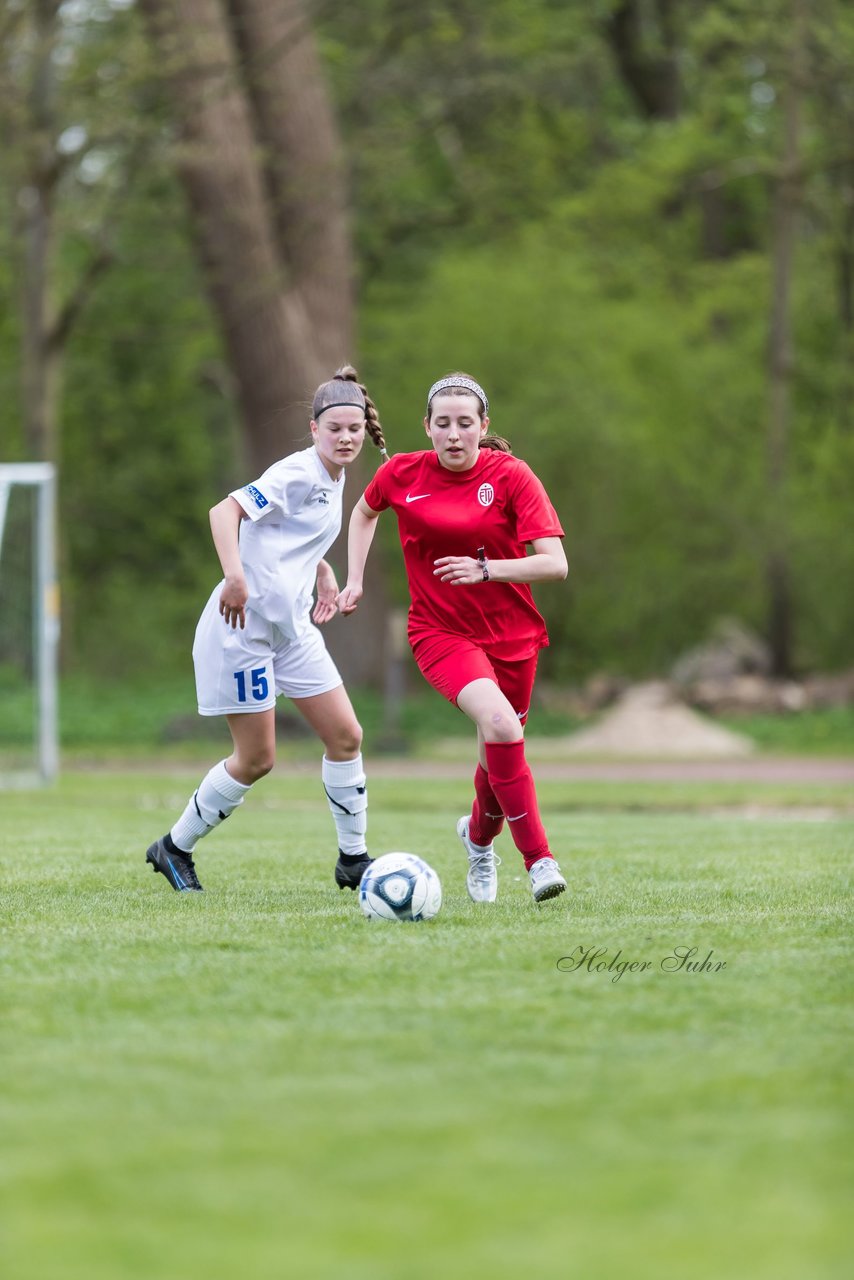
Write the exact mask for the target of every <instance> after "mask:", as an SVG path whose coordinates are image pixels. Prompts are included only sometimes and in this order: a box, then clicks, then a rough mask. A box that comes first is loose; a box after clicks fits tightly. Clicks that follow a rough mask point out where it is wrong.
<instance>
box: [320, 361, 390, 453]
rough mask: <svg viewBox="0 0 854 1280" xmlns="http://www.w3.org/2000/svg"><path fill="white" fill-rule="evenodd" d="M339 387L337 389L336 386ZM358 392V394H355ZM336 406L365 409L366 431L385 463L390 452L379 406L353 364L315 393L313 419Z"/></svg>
mask: <svg viewBox="0 0 854 1280" xmlns="http://www.w3.org/2000/svg"><path fill="white" fill-rule="evenodd" d="M342 382H344V383H349V384H352V385H351V386H349V387H347V386H345V387H342V386H340V383H342ZM336 383H338V384H339V386H338V387H336V386H335V384H336ZM354 392H358V394H353V393H354ZM336 404H352V405H354V406H355V407H357V408H364V411H365V430H366V431H367V433H368V435H369V436H370V437H371V440H372V441H373V442H374V444H375V445H376V446H377V448H378V449H379V451H380V453H381V454H382V457H383V461H385V460H386V459H387V458H388V450H387V449H386V443H385V436H384V435H383V429H382V425H381V423H380V416H379V414H378V413H377V406H376V405H375V404H374V402H373V400H372V399H371V397H370V396H369V395H368V389H367V387H366V386H365V384H364V383H363V382H360V381H359V375H358V373H357V372H356V370H355V369H354V368H353V366H352V365H351V364H344V365H342V366H341V368H340V369H336V370H335V372H334V373H333V375H332V377H331V378H330V380H329V381H328V382H323V383H321V385H320V386H319V387H318V388H317V391H315V393H314V404H313V406H312V417H313V418H314V419H315V421H316V420H317V418H318V417H319V416H320V414H321V413H323V411H324V410H325V409H331V408H333V407H334V406H335V405H336Z"/></svg>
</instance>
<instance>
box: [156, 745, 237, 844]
mask: <svg viewBox="0 0 854 1280" xmlns="http://www.w3.org/2000/svg"><path fill="white" fill-rule="evenodd" d="M248 790H249V787H248V786H247V785H246V784H245V783H243V782H238V781H237V780H236V779H235V778H232V776H231V774H230V773H229V772H228V770H227V769H226V767H225V761H224V760H220V762H219V764H215V765H214V767H213V768H212V769H211V770H209V772H208V773H206V774H205V776H204V778H202V780H201V782H200V783H199V789H198V791H197V792H196V793H195V794H194V795H192V796H190V799H189V800H188V801H187V807H186V809H185V810H184V812H183V813H182V814H181V816H180V818H179V819H178V821H177V822H176V823H175V825H174V827H173V828H172V830H171V831H170V832H169V835H170V836H171V837H172V842H173V844H174V845H175V847H176V848H177V849H180V850H182V851H183V852H184V853H192V852H193V849H194V848H195V844H196V841H197V840H201V838H202V836H206V835H207V834H208V832H209V831H213V829H214V827H218V826H219V824H220V823H221V822H224V821H225V819H226V818H227V817H228V815H229V814H230V813H233V812H234V810H235V809H236V808H237V806H238V805H239V804H243V797H244V796H245V795H246V792H247V791H248Z"/></svg>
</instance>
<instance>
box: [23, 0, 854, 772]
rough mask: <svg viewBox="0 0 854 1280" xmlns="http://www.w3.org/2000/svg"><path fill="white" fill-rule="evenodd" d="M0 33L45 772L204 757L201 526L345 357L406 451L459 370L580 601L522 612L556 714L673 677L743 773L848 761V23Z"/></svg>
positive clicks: (497, 15) (123, 1)
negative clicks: (112, 758) (47, 549)
mask: <svg viewBox="0 0 854 1280" xmlns="http://www.w3.org/2000/svg"><path fill="white" fill-rule="evenodd" d="M0 24H2V55H0V115H1V116H2V129H3V137H4V145H3V149H2V155H0V197H2V217H0V403H2V418H0V462H16V461H22V460H27V461H33V460H49V461H53V462H55V463H56V465H57V467H58V473H59V508H60V509H59V542H60V546H59V557H60V578H61V587H62V653H61V662H62V679H63V683H62V688H63V697H62V708H63V710H62V732H63V738H64V741H65V742H66V744H71V745H73V744H74V743H83V744H85V743H86V742H87V741H92V742H94V741H96V740H98V739H99V737H101V738H108V737H110V736H112V737H113V738H116V737H119V736H121V737H124V738H125V739H126V740H127V741H128V742H129V743H132V742H133V741H134V740H137V739H138V740H139V741H140V742H143V741H145V742H148V743H151V742H166V741H170V740H175V739H180V738H181V736H182V734H192V733H195V732H202V731H203V729H201V728H200V729H197V728H195V727H193V728H191V727H190V726H191V725H192V726H195V716H194V701H193V687H192V672H191V663H190V657H189V650H190V645H191V642H192V634H193V629H194V626H195V622H196V619H197V616H198V614H199V612H200V609H201V607H202V605H203V603H204V601H205V599H206V597H207V595H208V593H209V591H210V589H211V587H212V585H213V584H214V583H215V582H216V580H217V578H218V576H219V568H218V564H217V560H216V557H215V554H214V551H213V547H212V544H211V540H210V535H209V529H208V520H207V511H208V508H209V507H210V506H211V505H212V504H213V503H215V502H217V501H218V500H219V499H220V498H221V497H222V496H223V495H224V494H225V493H227V492H228V491H229V490H230V489H232V488H234V487H236V486H238V485H241V484H243V483H245V482H247V481H248V480H250V479H252V478H254V477H255V476H257V475H258V474H259V473H260V471H261V470H262V469H263V468H264V467H265V466H266V465H268V464H269V463H270V462H272V461H274V460H275V459H277V458H279V457H281V456H283V455H284V454H285V453H287V452H289V451H291V450H293V449H295V448H301V447H304V445H305V444H306V443H307V440H308V436H307V432H308V420H309V416H310V415H309V412H308V402H309V400H310V396H311V393H312V391H313V389H314V387H315V385H316V384H317V383H318V382H320V381H321V380H323V379H325V378H327V377H329V376H330V375H331V373H332V372H333V370H334V368H335V367H336V366H337V365H338V364H340V363H342V362H343V361H344V360H346V359H350V360H352V361H353V362H354V363H356V364H357V366H358V368H359V370H360V373H361V375H362V377H363V378H364V380H365V382H366V383H367V386H368V388H369V390H370V392H371V394H372V395H373V397H374V399H375V401H376V402H377V405H378V408H379V411H380V415H381V418H382V421H383V424H384V427H385V431H386V437H387V439H388V442H389V447H390V448H391V450H392V451H393V452H395V451H404V450H411V449H416V448H420V447H422V445H423V443H424V439H423V435H422V427H421V417H422V415H423V411H424V396H425V391H426V388H427V387H428V386H429V384H430V383H431V382H432V381H433V380H434V379H435V378H437V377H440V376H442V375H443V374H444V373H446V372H448V371H450V370H452V369H464V370H467V371H468V372H470V373H472V374H473V375H474V376H476V377H477V378H478V379H479V380H480V381H481V382H482V383H483V385H484V386H485V387H486V388H487V391H488V394H489V397H490V401H491V405H492V422H493V426H494V429H495V430H496V431H498V432H499V433H501V434H503V435H506V436H507V437H509V439H510V440H511V442H512V443H513V446H514V450H515V452H516V453H517V454H519V455H520V456H521V457H523V458H524V459H525V460H526V461H527V462H529V463H530V464H531V465H532V466H533V467H534V469H535V470H536V471H537V472H538V473H539V474H540V475H541V477H542V478H543V479H544V481H545V483H546V485H547V488H548V490H549V492H550V495H551V497H552V500H553V502H554V504H555V506H556V507H557V509H558V511H559V513H560V515H561V517H562V520H563V522H564V525H565V528H566V530H567V550H568V554H569V559H570V566H571V568H570V576H569V580H568V582H567V583H561V584H550V585H549V586H548V587H546V588H544V589H543V590H542V591H541V592H540V593H539V596H538V599H539V602H540V604H541V607H542V609H543V611H544V613H545V614H546V616H547V620H548V623H549V629H550V633H551V640H552V645H551V648H550V649H549V650H548V651H547V652H546V653H545V654H544V655H543V658H542V663H541V677H542V685H541V687H542V691H543V692H542V698H541V700H542V702H543V704H544V705H543V711H544V713H545V715H544V719H543V720H542V721H541V723H544V724H547V723H548V717H549V715H551V716H553V717H556V720H555V723H556V724H557V725H558V726H559V727H567V726H569V727H572V726H573V725H575V724H577V723H579V722H581V721H582V720H584V719H585V718H586V717H587V716H588V715H590V714H592V713H593V712H595V711H597V710H600V709H601V708H602V707H603V706H606V705H608V703H609V702H610V701H613V700H614V699H615V698H616V697H618V696H619V695H620V693H621V691H624V690H625V688H626V686H627V684H628V683H629V682H631V681H637V680H648V679H650V678H652V677H669V678H671V679H674V678H675V679H676V682H677V685H678V687H679V688H680V689H681V690H682V692H683V694H684V696H685V697H686V698H687V700H688V701H691V702H692V704H693V705H694V706H698V707H701V708H702V709H703V710H706V711H712V712H715V713H717V714H721V715H723V716H724V717H726V716H727V715H734V714H739V713H740V714H742V715H745V714H747V715H751V716H753V718H754V719H753V720H752V721H751V725H752V727H753V729H755V730H756V732H757V733H758V735H759V740H760V741H764V742H765V743H766V745H767V744H770V745H774V743H775V742H776V741H778V739H780V740H785V741H786V742H789V741H792V742H794V741H798V742H799V741H805V740H806V739H808V738H809V736H810V733H812V735H813V737H814V738H815V739H816V741H819V740H820V741H824V742H825V743H826V744H827V745H828V746H829V747H834V748H836V749H839V747H840V746H846V744H847V745H848V746H851V744H852V743H854V727H852V719H854V713H852V712H851V702H852V698H854V692H852V687H854V680H852V678H851V677H850V676H846V674H845V673H846V672H847V671H848V670H849V669H850V668H851V667H852V666H854V657H852V643H851V635H852V631H854V590H852V589H851V584H852V581H854V538H852V537H851V531H850V530H851V501H852V480H854V405H852V385H854V368H853V367H852V353H854V143H852V139H854V12H852V8H851V6H850V5H848V4H846V3H844V2H843V0H763V3H761V4H756V3H748V2H747V0H720V2H718V3H699V2H693V0H585V2H584V3H582V2H581V0H569V2H564V3H558V2H556V0H524V2H523V0H490V2H489V3H486V2H485V0H419V2H418V3H415V2H414V0H365V3H361V4H359V5H352V4H345V3H343V2H342V0H316V2H315V3H308V2H306V3H303V2H300V0H177V2H175V3H169V2H167V0H136V2H134V0H66V2H65V3H57V2H56V0H7V3H6V5H5V7H4V11H3V16H2V19H0ZM376 461H377V458H376V454H375V452H374V451H372V450H371V449H370V448H369V447H366V450H365V456H364V458H363V460H362V462H363V465H362V470H361V473H360V475H358V476H356V477H353V478H351V480H350V493H349V498H350V501H351V502H352V501H353V500H355V498H356V497H357V496H358V493H359V492H360V490H361V488H362V486H363V484H364V482H365V481H366V479H367V477H368V476H369V474H370V472H371V470H372V469H373V467H374V466H375V465H376ZM383 525H384V527H383V529H382V535H383V541H382V554H383V557H384V565H383V571H382V573H381V574H379V573H375V581H374V586H373V588H372V593H371V608H370V610H367V609H366V610H364V611H363V616H362V617H361V619H360V623H359V627H358V629H357V628H355V627H350V628H349V629H347V624H345V623H344V622H343V620H336V621H335V622H334V623H333V624H332V626H331V628H330V632H329V635H330V645H331V647H332V648H333V650H334V652H335V655H336V658H337V659H338V661H339V663H340V664H341V666H342V669H343V672H344V674H345V678H346V679H347V680H348V681H349V682H350V683H351V684H352V685H353V687H354V688H358V689H361V690H364V693H363V694H362V695H360V697H361V699H362V700H361V703H360V712H361V714H362V715H363V717H364V718H365V719H366V721H367V727H369V728H370V727H371V726H372V725H376V727H377V732H379V731H380V729H381V727H382V723H383V716H384V715H385V716H386V718H387V716H388V711H387V710H386V712H385V713H384V712H383V711H382V709H381V703H382V690H383V686H384V682H385V685H386V692H388V676H387V673H388V671H389V669H390V663H391V658H392V656H393V651H394V643H393V640H394V624H393V620H394V619H395V618H396V617H397V616H398V611H399V609H400V608H401V607H402V606H403V605H404V604H405V601H406V593H405V584H404V580H403V576H402V571H401V563H400V557H399V553H398V551H397V548H396V536H395V529H394V528H393V521H391V520H389V521H387V522H383ZM13 545H14V539H12V540H11V542H10V539H9V537H8V536H7V539H6V544H5V546H6V549H5V551H4V555H6V556H7V557H8V556H10V555H12V556H13V552H12V551H10V550H9V547H10V546H13ZM13 558H14V557H13ZM331 558H332V560H333V563H334V564H335V566H336V569H337V571H338V573H339V576H340V578H341V581H342V582H343V575H344V573H345V555H344V544H343V541H342V542H341V543H339V544H338V546H337V547H336V548H335V549H334V552H333V555H332V557H331ZM13 568H14V565H13ZM20 573H22V574H23V573H24V570H23V569H21V570H20ZM5 590H7V591H8V590H9V588H8V587H7V588H5ZM12 594H13V597H14V588H12ZM390 619H391V620H392V622H391V623H390V621H389V620H390ZM3 635H4V636H7V637H8V633H7V632H4V633H3ZM16 643H18V642H17V641H15V639H14V637H13V638H11V639H9V638H6V639H3V638H2V637H0V672H4V673H5V675H4V676H2V677H0V678H2V679H3V680H5V685H4V689H5V693H6V695H7V698H6V705H7V708H8V711H7V715H8V717H10V718H11V717H13V715H14V709H13V708H14V689H15V687H16V682H17V676H16V674H15V672H14V661H15V659H14V656H13V647H14V645H15V644H16ZM4 645H5V651H4V650H3V646H4ZM406 661H407V662H408V659H407V660H406ZM403 676H404V679H405V680H408V681H409V688H410V691H411V692H413V693H414V694H415V695H417V694H418V691H419V686H418V676H417V673H416V672H415V671H414V668H409V667H405V668H404V671H403ZM716 681H717V682H718V683H717V685H716V684H715V682H716ZM734 682H735V683H734ZM403 687H404V688H405V687H406V686H405V685H404V686H403ZM397 688H398V687H397V686H395V689H397ZM393 692H394V691H393ZM436 701H438V700H436ZM445 711H447V714H448V716H449V717H450V716H452V714H453V713H451V712H450V711H449V710H448V709H445V708H442V707H438V710H437V713H436V714H437V715H442V714H444V713H445ZM781 712H782V713H783V719H784V720H785V721H786V723H787V724H790V723H791V722H792V720H793V718H794V719H796V720H797V721H798V724H799V725H800V726H801V727H800V728H797V729H795V730H793V731H792V732H793V733H794V734H795V737H794V738H791V737H789V738H787V737H786V733H787V732H788V730H780V729H769V728H768V727H767V722H766V720H763V719H762V717H766V718H767V717H770V716H777V718H778V720H779V719H780V717H779V713H781ZM111 717H112V719H110V718H111ZM810 717H812V719H810ZM404 719H405V717H404ZM416 719H418V720H419V723H420V722H421V717H420V714H419V716H418V717H416ZM108 721H109V723H107V722H108ZM760 722H761V723H760ZM444 723H445V722H444V721H443V724H444ZM447 723H448V724H450V720H448V722H447ZM762 725H765V728H764V729H763V728H762ZM809 726H812V728H810V727H809ZM388 727H389V726H388V725H386V728H387V729H388ZM403 727H404V730H405V727H406V726H405V724H404V726H403ZM392 728H393V729H394V730H395V732H398V731H400V728H401V726H400V724H399V723H397V724H395V725H393V726H392ZM207 731H210V730H209V729H208V730H207ZM763 733H764V734H765V737H764V739H763V736H762V735H763ZM780 735H782V738H781V737H780ZM404 736H405V735H404Z"/></svg>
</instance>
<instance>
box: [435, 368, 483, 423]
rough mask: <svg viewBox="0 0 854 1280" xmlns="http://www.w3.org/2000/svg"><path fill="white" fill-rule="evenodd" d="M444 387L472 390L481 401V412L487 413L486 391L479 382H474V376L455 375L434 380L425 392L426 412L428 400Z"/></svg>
mask: <svg viewBox="0 0 854 1280" xmlns="http://www.w3.org/2000/svg"><path fill="white" fill-rule="evenodd" d="M446 387H465V389H466V391H473V392H474V393H475V395H476V396H479V397H480V399H481V401H482V402H483V412H484V413H489V401H488V400H487V398H486V392H485V391H484V389H483V387H482V386H481V385H480V383H479V382H475V380H474V378H463V377H460V376H459V375H457V377H451V378H440V379H439V381H438V382H434V383H433V385H432V387H431V388H430V390H429V391H428V392H427V413H428V414H429V412H430V402H431V400H432V399H433V397H434V396H435V395H438V393H439V392H440V391H444V390H445V388H446Z"/></svg>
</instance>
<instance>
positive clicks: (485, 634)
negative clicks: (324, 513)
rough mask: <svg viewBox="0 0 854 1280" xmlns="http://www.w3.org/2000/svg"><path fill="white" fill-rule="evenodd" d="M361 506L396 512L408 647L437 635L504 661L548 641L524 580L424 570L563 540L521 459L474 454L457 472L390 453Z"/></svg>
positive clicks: (430, 455)
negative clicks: (445, 560) (471, 581)
mask: <svg viewBox="0 0 854 1280" xmlns="http://www.w3.org/2000/svg"><path fill="white" fill-rule="evenodd" d="M365 501H366V502H367V504H368V506H369V507H371V508H372V509H373V510H374V511H384V510H385V509H386V508H387V507H391V509H392V510H393V511H394V513H395V515H396V516H397V520H398V526H399V530H400V541H401V545H402V547H403V558H404V562H405V564H406V572H407V575H408V578H409V593H410V597H411V601H412V603H411V604H410V606H409V639H410V642H411V643H412V645H413V646H414V645H415V644H416V643H417V642H418V641H419V640H423V639H426V638H427V637H428V636H430V635H435V634H436V632H437V631H439V632H445V633H450V634H452V635H458V636H465V637H466V639H469V640H473V641H474V642H475V643H476V644H478V645H479V646H480V647H481V648H482V649H483V650H484V652H485V653H487V654H488V655H491V656H493V657H495V658H501V659H503V660H504V661H509V662H512V661H516V660H519V659H522V658H528V657H530V656H531V654H533V653H536V652H537V650H538V649H541V648H543V646H545V645H547V644H548V642H549V640H548V634H547V632H546V625H545V622H544V621H543V618H542V616H541V614H540V613H539V611H538V610H537V608H536V606H535V604H534V599H533V596H532V595H531V588H530V587H529V586H528V585H527V583H522V582H485V583H483V584H477V585H476V586H457V587H455V586H452V585H451V584H450V583H449V582H442V581H441V580H440V579H439V578H437V577H435V576H434V573H433V570H434V568H435V566H434V564H433V561H434V560H437V559H438V558H439V556H473V557H475V558H476V557H477V553H478V548H479V547H483V548H484V549H485V552H486V557H487V559H488V560H519V559H523V558H524V556H525V554H526V551H525V544H526V543H527V542H532V541H533V540H534V539H535V538H554V537H562V536H563V529H562V528H561V526H560V521H559V520H558V518H557V513H556V512H555V509H554V507H553V506H552V504H551V503H550V502H549V499H548V495H547V494H546V491H545V489H544V488H543V486H542V484H541V483H540V481H539V480H538V479H537V477H536V476H535V475H534V473H533V471H532V470H531V468H530V467H529V466H528V465H527V463H525V462H523V461H522V460H521V458H514V457H513V455H512V454H509V453H499V452H498V451H497V450H495V449H481V450H480V452H479V454H478V457H477V462H476V463H475V465H474V466H473V467H472V468H471V470H470V471H462V472H458V471H449V470H448V469H447V467H443V466H442V465H441V463H440V462H439V459H438V458H437V456H436V454H435V453H434V452H433V450H432V449H427V450H423V451H421V452H419V453H398V454H396V455H395V457H393V458H391V459H390V460H389V461H388V462H386V463H385V464H384V465H383V466H381V467H380V469H379V471H377V473H376V475H375V476H374V478H373V480H372V481H371V482H370V484H369V485H368V487H367V489H366V490H365Z"/></svg>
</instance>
